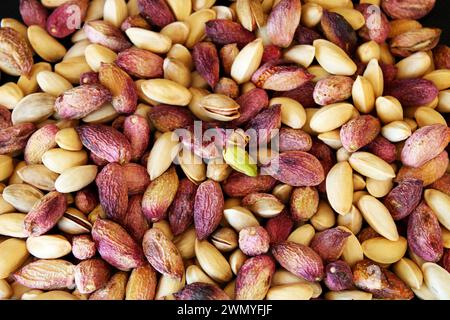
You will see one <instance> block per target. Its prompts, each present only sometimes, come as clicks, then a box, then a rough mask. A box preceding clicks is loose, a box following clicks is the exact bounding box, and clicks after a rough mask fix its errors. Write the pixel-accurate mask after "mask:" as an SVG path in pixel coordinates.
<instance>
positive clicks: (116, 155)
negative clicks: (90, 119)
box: [76, 124, 131, 163]
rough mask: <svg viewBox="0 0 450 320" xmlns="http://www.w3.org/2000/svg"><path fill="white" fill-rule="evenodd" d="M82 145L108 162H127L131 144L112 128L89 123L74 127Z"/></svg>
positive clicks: (129, 156)
mask: <svg viewBox="0 0 450 320" xmlns="http://www.w3.org/2000/svg"><path fill="white" fill-rule="evenodd" d="M76 130H77V132H78V135H79V136H80V139H81V142H82V143H83V145H84V146H85V147H86V148H87V149H88V150H90V151H91V152H92V153H94V154H95V155H96V156H98V157H100V158H102V159H105V160H106V161H109V162H119V163H127V162H129V161H130V158H131V146H130V143H129V142H128V140H127V138H126V137H125V136H124V135H123V134H122V133H120V132H119V131H117V130H115V129H114V128H111V127H108V126H105V125H99V124H90V125H84V126H80V127H77V128H76Z"/></svg>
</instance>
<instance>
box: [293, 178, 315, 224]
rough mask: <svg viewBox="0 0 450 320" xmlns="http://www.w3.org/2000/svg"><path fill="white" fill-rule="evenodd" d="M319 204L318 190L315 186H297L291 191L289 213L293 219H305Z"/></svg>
mask: <svg viewBox="0 0 450 320" xmlns="http://www.w3.org/2000/svg"><path fill="white" fill-rule="evenodd" d="M318 206H319V192H318V191H317V189H316V188H315V187H298V188H295V189H294V190H293V191H292V194H291V200H290V209H291V210H290V213H291V217H292V219H293V220H294V221H297V222H300V221H307V220H309V219H310V218H311V217H312V216H313V215H314V214H315V213H316V212H317V207H318Z"/></svg>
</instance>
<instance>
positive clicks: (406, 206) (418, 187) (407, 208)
mask: <svg viewBox="0 0 450 320" xmlns="http://www.w3.org/2000/svg"><path fill="white" fill-rule="evenodd" d="M422 189H423V182H422V180H417V179H407V180H404V181H401V182H400V183H399V184H398V185H397V186H396V187H395V188H394V189H392V190H391V191H390V192H389V194H388V195H387V196H386V198H385V199H384V205H385V206H386V208H387V209H388V210H389V212H390V213H391V215H392V218H394V220H401V219H403V218H405V217H407V216H408V215H410V214H411V212H413V210H414V209H415V208H416V207H417V206H418V205H419V203H420V199H421V197H422Z"/></svg>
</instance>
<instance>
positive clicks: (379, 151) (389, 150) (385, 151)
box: [364, 135, 397, 163]
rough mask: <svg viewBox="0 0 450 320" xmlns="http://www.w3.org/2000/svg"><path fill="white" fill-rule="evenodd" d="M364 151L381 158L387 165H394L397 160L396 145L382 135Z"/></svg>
mask: <svg viewBox="0 0 450 320" xmlns="http://www.w3.org/2000/svg"><path fill="white" fill-rule="evenodd" d="M364 149H366V150H367V151H369V152H370V153H373V154H374V155H376V156H378V157H380V158H381V159H383V160H384V161H386V162H387V163H392V162H394V161H395V160H396V159H397V148H396V147H395V144H393V143H391V142H390V141H389V140H388V139H386V138H385V137H383V136H381V135H379V136H378V137H376V138H375V139H374V140H373V141H372V142H371V143H369V144H368V145H366V146H365V148H364Z"/></svg>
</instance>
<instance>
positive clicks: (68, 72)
mask: <svg viewBox="0 0 450 320" xmlns="http://www.w3.org/2000/svg"><path fill="white" fill-rule="evenodd" d="M91 71H92V69H91V67H89V65H88V64H87V62H86V58H85V57H84V55H83V56H79V57H74V58H70V59H66V60H64V61H62V62H60V63H58V64H56V65H55V72H56V73H57V74H59V75H61V76H62V77H64V78H65V79H67V80H69V81H70V83H72V84H79V83H80V76H81V75H82V74H83V73H86V72H91Z"/></svg>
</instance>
